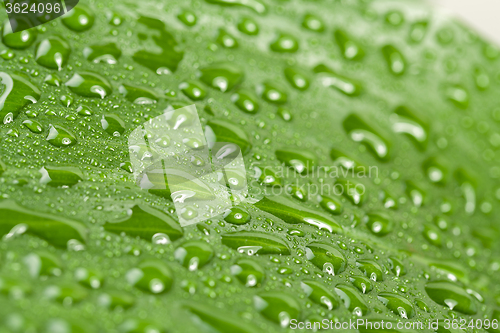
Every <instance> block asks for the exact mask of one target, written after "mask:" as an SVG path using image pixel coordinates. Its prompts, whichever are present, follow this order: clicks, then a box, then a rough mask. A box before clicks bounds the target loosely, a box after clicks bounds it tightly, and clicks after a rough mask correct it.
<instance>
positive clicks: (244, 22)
mask: <svg viewBox="0 0 500 333" xmlns="http://www.w3.org/2000/svg"><path fill="white" fill-rule="evenodd" d="M238 30H239V31H241V32H243V33H244V34H247V35H249V36H255V35H258V34H259V26H258V25H257V22H255V20H253V19H252V18H250V17H243V18H242V19H241V21H240V22H239V23H238Z"/></svg>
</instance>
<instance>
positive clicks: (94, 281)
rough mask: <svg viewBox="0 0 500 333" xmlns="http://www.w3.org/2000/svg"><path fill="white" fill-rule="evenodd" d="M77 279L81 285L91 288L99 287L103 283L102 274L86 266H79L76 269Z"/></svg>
mask: <svg viewBox="0 0 500 333" xmlns="http://www.w3.org/2000/svg"><path fill="white" fill-rule="evenodd" d="M75 280H76V281H78V282H79V283H80V284H81V285H83V286H85V287H87V288H91V289H98V288H100V287H101V286H102V284H103V278H102V276H101V274H99V273H98V272H96V271H93V270H89V269H87V268H84V267H79V268H77V269H76V270H75Z"/></svg>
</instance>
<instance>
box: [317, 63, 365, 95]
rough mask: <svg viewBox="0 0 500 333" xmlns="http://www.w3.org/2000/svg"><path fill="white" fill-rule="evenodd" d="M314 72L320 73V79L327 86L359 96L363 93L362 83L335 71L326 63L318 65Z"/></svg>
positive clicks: (345, 93) (343, 92) (346, 93)
mask: <svg viewBox="0 0 500 333" xmlns="http://www.w3.org/2000/svg"><path fill="white" fill-rule="evenodd" d="M314 72H315V73H318V74H319V81H320V82H321V84H322V85H323V86H325V87H332V88H335V89H337V90H338V91H340V92H341V93H342V94H344V95H347V96H358V95H359V94H360V93H361V85H360V84H359V83H357V82H355V81H354V80H351V79H349V78H347V77H344V76H341V75H339V74H337V73H335V72H334V71H333V70H331V69H330V68H328V67H326V66H325V65H318V66H316V67H315V68H314Z"/></svg>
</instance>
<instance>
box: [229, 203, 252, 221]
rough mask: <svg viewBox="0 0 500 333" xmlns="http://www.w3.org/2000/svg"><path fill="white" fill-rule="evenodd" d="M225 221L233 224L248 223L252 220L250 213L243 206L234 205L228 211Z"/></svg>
mask: <svg viewBox="0 0 500 333" xmlns="http://www.w3.org/2000/svg"><path fill="white" fill-rule="evenodd" d="M224 221H226V222H228V223H232V224H246V223H248V222H250V214H248V212H247V211H245V210H243V209H241V208H237V207H234V208H232V209H231V210H230V211H228V213H227V215H226V216H225V217H224Z"/></svg>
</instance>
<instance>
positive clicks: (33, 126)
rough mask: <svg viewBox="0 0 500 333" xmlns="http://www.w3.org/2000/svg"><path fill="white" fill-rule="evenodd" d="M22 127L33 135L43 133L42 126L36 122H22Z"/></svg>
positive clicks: (27, 120)
mask: <svg viewBox="0 0 500 333" xmlns="http://www.w3.org/2000/svg"><path fill="white" fill-rule="evenodd" d="M23 125H24V127H26V128H27V129H29V130H30V131H31V132H33V133H37V134H40V133H42V132H43V127H42V125H41V124H40V123H39V122H38V121H36V120H30V119H26V120H25V121H23Z"/></svg>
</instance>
